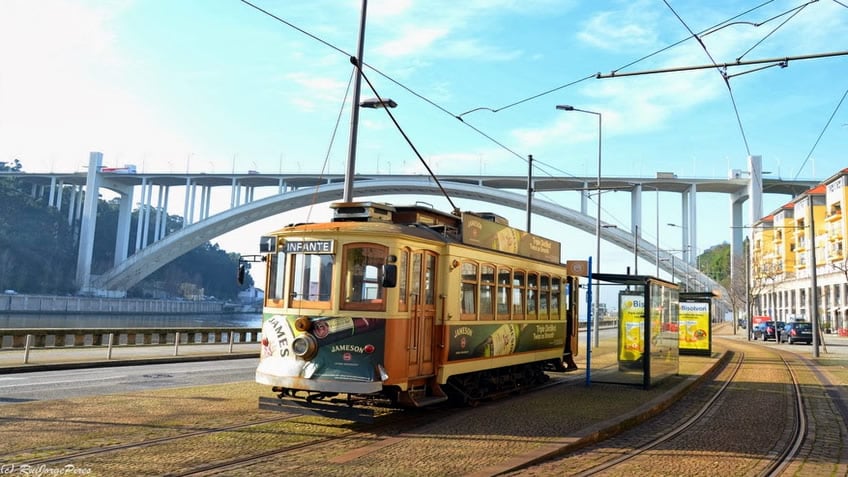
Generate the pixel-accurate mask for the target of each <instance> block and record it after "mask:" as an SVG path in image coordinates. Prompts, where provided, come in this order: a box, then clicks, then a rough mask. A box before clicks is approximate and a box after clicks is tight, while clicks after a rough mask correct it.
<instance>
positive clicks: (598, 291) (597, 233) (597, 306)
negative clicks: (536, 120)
mask: <svg viewBox="0 0 848 477" xmlns="http://www.w3.org/2000/svg"><path fill="white" fill-rule="evenodd" d="M556 108H557V109H558V110H560V111H578V112H581V113H586V114H594V115H595V116H597V117H598V184H597V189H598V217H597V223H596V224H595V272H596V273H601V131H602V129H601V113H598V112H595V111H587V110H585V109H578V108H575V107H574V106H571V105H568V104H559V105H557V107H556ZM600 308H601V281H600V280H597V279H596V280H595V315H597V314H598V310H600ZM599 322H600V319H599V317H598V316H595V347H596V348H597V347H598V346H600V338H599V336H598V335H599V331H600V325H599Z"/></svg>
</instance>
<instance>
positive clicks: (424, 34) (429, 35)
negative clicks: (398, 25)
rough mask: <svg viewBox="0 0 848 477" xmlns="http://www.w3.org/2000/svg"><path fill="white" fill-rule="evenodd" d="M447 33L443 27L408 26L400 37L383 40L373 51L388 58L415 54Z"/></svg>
mask: <svg viewBox="0 0 848 477" xmlns="http://www.w3.org/2000/svg"><path fill="white" fill-rule="evenodd" d="M447 34H448V30H447V29H445V28H437V27H431V28H410V29H407V30H406V31H405V32H404V33H403V34H402V35H401V36H400V37H398V38H396V39H394V40H390V41H387V42H384V43H383V44H381V45H380V46H378V47H377V48H375V51H376V53H378V54H381V55H385V56H388V57H389V58H394V57H398V56H409V55H415V54H417V53H419V52H420V51H421V50H425V49H427V48H430V47H431V46H432V45H433V44H434V43H435V42H436V41H437V40H439V39H441V38H444V37H445V36H446V35H447Z"/></svg>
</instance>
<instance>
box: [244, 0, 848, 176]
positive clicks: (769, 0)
mask: <svg viewBox="0 0 848 477" xmlns="http://www.w3.org/2000/svg"><path fill="white" fill-rule="evenodd" d="M240 1H241V2H242V3H244V4H246V5H248V6H250V7H252V8H254V9H256V10H257V11H260V12H262V13H264V14H265V15H268V16H269V17H271V18H273V19H275V20H277V21H279V22H281V23H283V24H285V25H287V26H289V27H290V28H292V29H294V30H296V31H298V32H300V33H302V34H304V35H306V36H308V37H309V38H312V39H314V40H315V41H317V42H319V43H321V44H323V45H325V46H327V47H329V48H331V49H333V50H335V51H337V52H339V53H342V54H344V55H346V56H347V57H348V58H353V56H352V55H351V54H349V53H348V52H346V51H344V50H343V49H341V48H339V47H337V46H335V45H333V44H332V43H330V42H328V41H326V40H323V39H322V38H320V37H318V36H317V35H314V34H312V33H310V32H308V31H306V30H304V29H302V28H300V27H298V26H296V25H295V24H293V23H291V22H289V21H287V20H285V19H283V18H281V17H279V16H277V15H275V14H273V13H271V12H269V11H267V10H265V9H263V8H261V7H259V6H257V5H255V4H253V3H252V2H250V1H248V0H240ZM774 1H775V0H767V1H765V2H762V3H760V4H759V5H756V6H754V7H752V8H750V9H748V10H746V11H744V12H742V13H740V14H738V15H735V16H733V17H731V18H729V19H727V20H725V21H723V22H720V23H717V24H716V25H713V26H712V27H709V28H707V29H705V30H703V31H702V32H701V33H699V34H696V33H694V32H693V31H692V30H691V28H689V26H688V25H686V23H685V22H684V21H683V19H682V18H681V17H680V16H679V15H677V12H676V11H674V9H673V8H672V7H671V5H669V4H668V2H667V1H666V0H664V2H665V3H666V5H667V6H668V8H669V9H671V11H672V12H673V13H674V14H675V16H677V18H678V20H680V22H681V23H682V24H683V25H684V27H685V28H686V29H687V30H688V31H689V33H690V36H689V37H687V38H685V39H682V40H680V41H678V42H676V43H673V44H671V45H669V46H667V47H664V48H662V49H660V50H657V51H655V52H653V53H651V54H649V55H645V56H643V57H641V58H639V59H637V60H635V61H632V62H630V63H628V64H626V65H624V66H622V67H620V68H618V69H616V70H613V71H620V70H621V69H624V68H628V67H630V66H633V65H634V64H637V63H639V62H641V61H644V60H646V59H648V58H650V57H652V56H655V55H657V54H659V53H661V52H663V51H667V50H668V49H670V48H673V47H674V46H677V45H679V44H681V43H683V42H685V41H688V40H690V39H691V38H693V37H694V38H696V39H697V41H698V42H699V43H700V44H701V46H702V48H703V49H704V51H705V53H706V54H707V56H708V57H709V58H710V60H711V61H712V62H713V64H714V65H716V62H715V60H714V59H713V58H712V56H711V54H710V53H709V51H708V50H707V48H706V45H705V44H704V43H703V41H702V40H701V36H705V35H708V34H711V33H714V32H715V31H717V30H718V29H721V28H725V27H727V26H730V25H732V24H737V23H746V24H751V25H753V26H760V25H762V24H765V23H768V22H770V21H772V20H774V19H775V18H779V17H781V16H783V15H785V14H787V13H788V12H784V13H782V14H780V15H777V16H774V17H771V18H769V19H767V20H765V21H763V22H760V23H750V22H733V20H735V19H737V18H740V17H741V16H744V15H746V14H748V13H751V12H753V11H755V10H757V9H760V8H762V7H764V6H766V5H768V4H770V3H773V2H774ZM815 1H816V0H812V1H811V2H808V3H806V4H804V5H801V6H799V7H796V8H793V9H792V10H790V11H795V12H796V13H794V14H793V16H794V15H795V14H797V12H799V11H800V10H801V9H803V8H804V7H806V6H807V5H809V4H810V3H813V2H815ZM833 1H834V2H835V3H838V4H840V5H842V6H846V5H845V4H843V3H841V2H839V1H838V0H833ZM791 18H792V17H790V19H791ZM786 22H788V19H787V20H786V21H784V22H783V23H781V25H779V26H778V27H776V28H775V30H776V29H777V28H780V27H781V26H783V25H784V24H786ZM773 32H774V30H773V31H772V32H771V33H773ZM771 33H770V34H771ZM770 34H769V35H770ZM699 35H700V36H699ZM759 43H760V42H758V43H757V44H756V45H754V47H752V48H751V49H749V50H748V51H746V52H745V53H744V54H743V55H742V56H744V55H746V54H748V53H749V52H750V51H751V50H753V49H754V48H755V47H756V46H757V45H759ZM740 58H741V57H740ZM362 66H367V67H368V68H370V69H371V70H373V71H374V72H375V73H377V74H378V75H380V76H381V77H383V78H384V79H386V80H387V81H390V82H391V83H393V84H395V85H397V86H398V87H400V88H402V89H403V90H405V91H406V92H408V93H409V94H411V95H413V96H415V97H417V98H418V99H420V100H422V101H424V102H426V103H427V104H430V105H431V106H433V107H434V108H436V109H438V110H439V111H441V112H443V113H444V114H447V115H450V116H451V117H453V118H455V119H458V120H459V121H460V122H462V123H463V124H464V125H466V126H467V127H469V128H470V129H472V130H473V131H474V132H476V133H477V134H479V135H481V136H482V137H484V138H486V139H487V140H489V141H491V142H492V143H494V144H496V145H497V146H498V147H500V148H502V149H503V150H505V151H507V152H509V153H510V154H512V155H513V156H515V157H517V158H519V159H521V160H522V161H524V162H527V161H528V159H527V158H526V157H525V156H524V155H522V154H520V153H518V152H516V151H514V150H513V149H511V148H510V147H508V146H506V145H505V144H503V143H502V142H500V141H498V140H497V139H495V138H494V137H492V136H491V135H490V134H488V133H486V132H484V131H482V130H481V129H480V128H478V127H476V126H474V125H472V124H470V123H468V122H467V121H465V120H464V119H463V116H465V115H467V114H469V113H471V112H474V111H480V110H487V111H490V112H493V113H497V112H500V111H503V110H506V109H509V108H512V107H515V106H518V105H520V104H523V103H526V102H529V101H532V100H534V99H538V98H540V97H543V96H546V95H549V94H551V93H554V92H556V91H559V90H562V89H564V88H567V87H569V86H573V85H575V84H578V83H581V82H583V81H586V80H588V79H592V78H596V77H598V75H600V73H598V74H592V75H589V76H585V77H583V78H580V79H577V80H574V81H571V82H568V83H565V84H562V85H560V86H556V87H554V88H550V89H547V90H545V91H542V92H539V93H535V94H533V95H531V96H528V97H525V98H522V99H519V100H516V101H513V102H512V103H509V104H506V105H504V106H501V107H498V108H491V107H477V108H473V109H471V110H469V111H465V112H463V113H460V114H456V113H452V112H451V111H449V110H448V109H446V108H444V107H443V106H441V105H439V104H438V103H436V102H435V101H433V100H431V99H429V98H427V97H426V96H424V95H422V94H420V93H418V92H416V91H414V90H413V89H411V88H409V87H408V86H406V85H405V84H403V83H401V82H399V81H397V80H395V79H394V78H392V77H391V76H389V75H388V74H386V73H384V72H382V71H381V70H379V69H378V68H376V67H374V66H372V65H370V64H368V63H365V62H363V63H362ZM783 66H785V65H783ZM716 68H717V69H719V70H720V73H721V74H722V77H723V78H724V81H725V85H726V86H727V88H728V92H729V95H730V99H731V103H732V105H733V109H734V112H735V114H736V119H737V123H738V125H739V128H740V132H741V134H742V139H743V141H744V144H745V148H746V151H747V152H748V154H749V155H750V147H749V145H748V140H747V137H746V135H745V131H744V127H743V125H742V120H741V117H740V114H739V109H738V106H737V104H736V100H735V98H734V96H733V90H732V88H731V86H730V83H729V78H730V77H731V76H728V75H727V74H726V71H721V69H720V68H719V67H718V66H717V65H716ZM360 71H361V68H360ZM372 89H373V88H372ZM375 94H376V92H375ZM843 99H844V97H843ZM840 104H841V101H840ZM389 114H390V116H391V113H389ZM392 119H393V120H394V118H393V117H392ZM407 140H408V139H407ZM814 147H815V146H814ZM416 154H417V150H416ZM419 157H420V155H419ZM422 161H423V159H422ZM534 162H535V163H536V164H542V165H544V166H547V167H549V168H551V169H554V170H556V171H557V172H560V173H562V174H564V175H567V176H569V177H576V176H574V175H573V174H570V173H567V172H566V171H563V170H561V169H559V168H556V167H554V166H551V165H550V164H546V163H544V162H542V161H539V160H538V159H535V160H534ZM805 163H806V161H805ZM540 171H542V172H545V173H547V174H549V175H551V176H553V174H550V172H548V171H544V170H543V169H541V168H540Z"/></svg>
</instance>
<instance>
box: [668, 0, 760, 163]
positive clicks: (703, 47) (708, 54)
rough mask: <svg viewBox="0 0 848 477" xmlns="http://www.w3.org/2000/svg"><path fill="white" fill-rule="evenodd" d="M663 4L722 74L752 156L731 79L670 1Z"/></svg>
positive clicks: (737, 121) (744, 139)
mask: <svg viewBox="0 0 848 477" xmlns="http://www.w3.org/2000/svg"><path fill="white" fill-rule="evenodd" d="M663 3H665V5H666V6H667V7H668V9H669V10H671V13H673V14H674V16H675V17H677V19H678V20H679V21H680V23H681V24H682V25H683V27H684V28H686V30H687V31H688V32H689V34H690V35H692V38H695V39H696V40H697V41H698V44H699V45H701V48H702V49H703V50H704V53H706V54H707V58H709V59H710V61H711V62H712V63H713V65H715V67H716V70H717V71H718V72H719V74H721V78H722V80H724V84H725V86H727V92H728V94H729V95H730V102H731V104H732V105H733V112H734V113H735V114H736V123H737V124H738V125H739V132H740V133H741V134H742V141H743V142H744V143H745V150H746V151H747V153H748V155H749V156H750V155H751V148H750V146H749V145H748V138H747V137H746V136H745V127H744V126H743V125H742V117H741V116H740V115H739V108H738V107H737V106H736V98H734V97H733V88H731V87H730V79H728V77H727V73H726V72H725V71H723V70H722V69H721V68H719V66H718V64H717V63H716V60H715V58H713V55H712V54H710V51H709V49H708V48H707V45H706V44H704V41H703V40H702V39H701V37H700V36H698V35H696V34H695V32H694V31H692V29H691V28H689V25H687V24H686V22H685V21H684V20H683V18H681V17H680V15H678V14H677V12H676V11H675V10H674V7H672V6H671V5H670V4H669V3H668V0H663Z"/></svg>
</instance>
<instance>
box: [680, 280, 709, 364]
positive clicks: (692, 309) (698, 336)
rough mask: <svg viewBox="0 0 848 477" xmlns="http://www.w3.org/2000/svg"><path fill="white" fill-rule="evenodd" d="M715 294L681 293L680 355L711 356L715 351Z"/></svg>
mask: <svg viewBox="0 0 848 477" xmlns="http://www.w3.org/2000/svg"><path fill="white" fill-rule="evenodd" d="M717 298H718V295H716V294H715V293H713V292H711V291H710V292H682V293H680V311H678V319H679V322H680V327H679V329H680V331H679V334H680V354H681V355H694V356H710V355H712V351H713V321H714V317H713V311H714V310H715V308H716V307H715V300H716V299H717Z"/></svg>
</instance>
